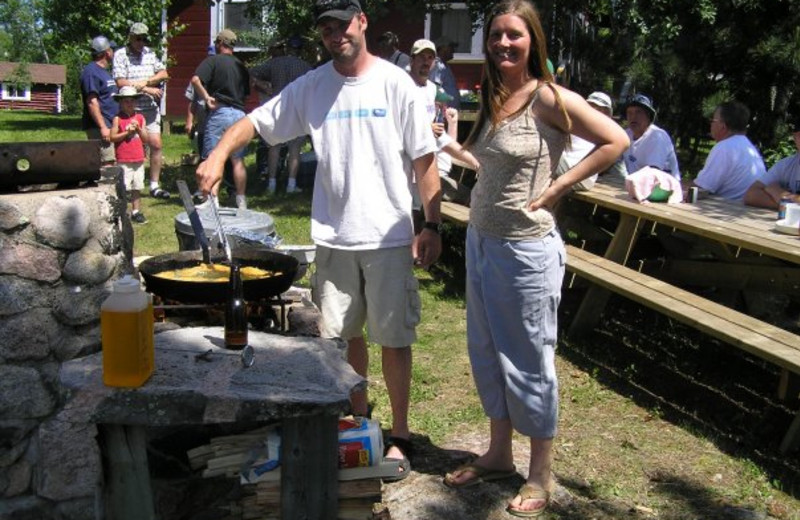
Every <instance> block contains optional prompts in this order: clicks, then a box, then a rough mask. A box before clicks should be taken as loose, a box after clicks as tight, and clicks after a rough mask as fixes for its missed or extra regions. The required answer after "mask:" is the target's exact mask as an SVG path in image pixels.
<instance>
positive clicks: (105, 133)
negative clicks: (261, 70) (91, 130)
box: [86, 94, 111, 142]
mask: <svg viewBox="0 0 800 520" xmlns="http://www.w3.org/2000/svg"><path fill="white" fill-rule="evenodd" d="M86 105H87V107H88V108H89V116H91V118H92V121H94V123H95V124H96V125H97V127H98V128H100V137H101V139H102V140H103V141H105V142H109V141H110V140H111V130H110V129H109V128H108V125H106V120H105V118H104V117H103V113H102V112H101V111H100V99H99V98H98V97H97V94H89V96H88V97H87V99H86Z"/></svg>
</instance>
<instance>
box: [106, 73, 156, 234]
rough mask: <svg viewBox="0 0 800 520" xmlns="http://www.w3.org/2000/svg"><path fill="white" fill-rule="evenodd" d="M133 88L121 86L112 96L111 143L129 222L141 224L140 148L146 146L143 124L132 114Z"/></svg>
mask: <svg viewBox="0 0 800 520" xmlns="http://www.w3.org/2000/svg"><path fill="white" fill-rule="evenodd" d="M140 96H141V94H140V93H139V92H137V91H136V88H134V87H130V86H125V87H122V88H121V89H120V90H119V93H118V94H114V99H116V100H117V101H118V102H119V113H118V114H117V115H116V116H115V117H114V120H113V121H112V122H111V142H112V143H114V146H115V148H116V150H115V152H116V156H117V165H118V166H120V167H121V168H122V171H123V173H124V176H125V189H126V190H127V191H128V196H129V197H130V200H131V220H132V221H133V222H136V223H137V224H144V223H146V222H147V219H146V218H145V217H144V213H142V212H141V211H140V201H139V199H140V192H141V190H142V189H144V145H145V144H147V125H146V124H145V121H144V116H143V115H142V114H137V113H136V99H137V98H139V97H140Z"/></svg>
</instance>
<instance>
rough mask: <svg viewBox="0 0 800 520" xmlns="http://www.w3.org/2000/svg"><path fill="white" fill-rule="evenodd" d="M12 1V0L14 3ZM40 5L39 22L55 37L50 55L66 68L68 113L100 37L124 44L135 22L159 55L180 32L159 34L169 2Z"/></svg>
mask: <svg viewBox="0 0 800 520" xmlns="http://www.w3.org/2000/svg"><path fill="white" fill-rule="evenodd" d="M15 1H16V0H15ZM37 1H40V2H42V20H43V24H44V26H45V28H46V29H47V30H48V32H49V33H51V34H54V35H58V37H57V38H55V40H57V42H54V43H55V44H54V46H53V53H54V55H55V56H56V62H57V63H60V64H62V65H66V66H67V85H66V88H65V94H64V100H65V104H66V106H67V110H68V111H69V112H75V111H76V110H80V108H81V100H80V86H79V77H80V73H81V70H82V69H83V66H84V65H86V64H87V63H88V62H89V60H90V59H91V56H90V53H89V42H90V41H91V40H92V38H94V37H95V36H97V35H100V34H102V35H104V36H106V37H107V38H108V39H109V40H112V41H114V42H116V43H117V44H118V45H124V44H125V43H127V41H128V31H129V30H130V26H131V25H132V24H133V23H135V22H142V23H144V24H145V25H147V27H148V29H149V30H150V46H151V47H153V48H155V49H156V52H160V50H161V49H165V48H166V45H167V42H168V41H169V38H170V37H172V36H174V35H175V34H178V33H179V32H180V31H182V30H183V28H184V26H183V25H181V24H180V22H179V21H171V23H172V25H170V26H169V27H168V28H167V31H166V32H163V31H162V30H161V13H162V11H163V10H166V9H168V8H169V6H170V5H171V3H172V0H126V2H124V3H120V2H119V1H112V0H94V1H93V2H92V5H91V9H87V8H86V6H85V5H83V4H80V3H76V2H74V1H72V0H37Z"/></svg>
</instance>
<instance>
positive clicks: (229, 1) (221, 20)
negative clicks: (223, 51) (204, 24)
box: [211, 0, 264, 52]
mask: <svg viewBox="0 0 800 520" xmlns="http://www.w3.org/2000/svg"><path fill="white" fill-rule="evenodd" d="M248 2H249V0H225V1H224V2H217V3H216V5H215V6H214V7H212V8H211V9H212V11H211V38H212V40H213V38H214V36H215V35H216V34H217V33H218V32H219V31H221V30H222V29H231V30H232V31H233V32H235V33H236V35H237V36H238V38H239V41H238V42H237V43H236V49H235V50H236V52H255V51H258V50H259V49H258V47H257V45H258V43H257V42H255V41H249V40H251V39H252V38H249V37H248V36H252V35H254V34H258V33H260V32H261V30H262V25H263V24H264V22H263V21H259V20H254V19H253V18H251V17H250V16H249V14H248V12H247V7H248V5H247V4H248Z"/></svg>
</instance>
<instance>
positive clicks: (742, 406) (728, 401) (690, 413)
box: [0, 111, 800, 520]
mask: <svg viewBox="0 0 800 520" xmlns="http://www.w3.org/2000/svg"><path fill="white" fill-rule="evenodd" d="M73 139H80V140H82V139H84V134H83V132H82V131H80V119H79V118H77V117H72V116H48V115H37V114H32V113H24V112H9V111H0V142H8V141H51V140H73ZM164 143H165V168H164V174H163V178H164V181H163V184H164V186H165V187H166V188H167V189H169V190H170V191H172V192H173V193H175V194H177V190H176V188H175V181H176V180H177V179H180V178H182V179H185V180H187V182H189V185H190V188H193V186H194V182H193V179H194V175H193V168H192V167H188V166H181V165H180V158H181V155H182V154H186V153H189V151H190V147H189V142H188V140H187V138H186V136H185V135H182V134H179V135H169V136H167V135H165V136H164ZM246 164H247V167H248V173H249V182H248V206H249V208H250V209H253V210H256V211H263V212H266V213H268V214H269V215H271V216H272V217H273V218H274V219H275V227H276V230H277V232H278V234H280V235H281V236H283V238H284V242H285V243H288V244H306V243H309V241H310V239H309V227H310V222H309V212H310V195H309V194H307V193H301V194H293V195H284V194H278V195H276V196H268V195H265V194H264V193H263V190H262V184H263V183H262V182H261V181H260V179H258V177H257V175H256V174H255V168H254V154H252V153H251V154H249V155H248V156H247V160H246ZM142 200H143V210H144V212H145V214H146V215H147V218H148V220H149V222H148V223H147V224H145V225H142V226H136V227H135V229H136V237H135V240H136V242H135V246H134V250H135V255H136V256H143V255H157V254H161V253H167V252H174V251H177V249H178V242H177V238H176V236H175V228H174V217H175V215H176V214H178V213H179V212H181V211H182V207H181V205H180V202H179V199H178V197H177V196H173V198H172V199H170V200H168V201H161V200H155V199H152V198H151V197H149V196H145V197H144V198H143V199H142ZM444 239H445V242H446V243H447V244H448V245H449V246H453V247H448V248H447V250H446V254H445V255H444V257H443V259H442V260H441V261H440V263H439V265H438V266H437V268H435V269H433V270H432V271H431V272H424V271H419V272H418V276H419V279H420V284H421V296H422V302H423V321H422V324H421V325H420V327H419V341H418V343H416V344H415V345H414V369H413V383H412V394H411V398H412V403H411V416H410V420H411V429H412V431H413V432H414V433H415V444H420V445H425V446H433V447H439V446H447V447H452V448H457V447H460V446H462V447H463V446H464V443H466V442H467V440H468V439H477V441H476V442H475V443H474V446H475V447H474V451H478V450H480V449H481V446H482V445H485V441H486V425H485V419H484V417H483V413H482V411H481V407H480V404H479V401H478V398H477V395H476V393H475V390H474V386H473V383H472V378H471V373H470V367H469V360H468V358H467V355H466V345H465V336H466V322H465V302H464V294H463V289H462V287H463V285H462V283H463V282H462V280H463V278H462V273H463V267H461V264H462V262H463V260H462V258H461V249H462V248H461V247H460V242H461V241H462V240H463V230H460V229H458V228H454V227H451V226H447V227H446V228H445V230H444ZM579 296H580V293H579V292H576V291H574V290H571V291H565V297H564V302H563V304H562V312H561V315H562V316H561V317H562V323H568V320H569V317H570V316H571V313H572V312H574V309H575V307H576V303H577V302H578V301H579ZM610 308H611V309H612V312H611V314H612V316H611V317H610V318H609V319H607V320H605V322H604V323H603V324H602V325H601V327H600V328H598V330H596V331H595V333H594V335H593V336H592V337H590V338H588V339H586V340H582V341H579V342H578V341H567V340H566V339H563V340H562V341H561V342H560V344H559V351H558V352H559V356H558V361H557V363H558V370H559V374H560V382H561V425H560V434H559V437H558V438H557V439H556V443H555V456H556V460H555V465H554V470H555V472H556V475H557V476H558V479H559V482H560V483H561V485H562V486H563V487H564V488H565V489H566V490H567V492H568V493H569V494H570V496H572V497H573V498H572V501H571V502H570V503H569V504H561V505H556V506H555V507H554V508H553V510H552V512H550V513H548V515H547V516H546V518H572V519H576V520H577V519H588V518H604V519H605V518H608V519H611V518H621V517H625V518H632V519H641V518H659V519H664V518H674V519H683V518H698V519H700V518H711V519H713V518H720V519H723V518H741V519H746V518H763V519H767V518H780V519H797V518H800V514H798V512H799V511H800V501H798V500H797V498H796V497H797V496H798V495H800V456H798V454H797V453H794V454H790V455H789V456H781V455H779V454H778V453H777V444H778V442H779V440H780V436H781V435H782V434H783V432H785V430H786V428H787V427H788V423H789V421H790V420H791V417H792V414H793V413H794V411H796V410H797V408H798V403H797V402H796V401H795V402H791V403H779V402H776V401H775V399H774V398H773V395H772V391H773V390H774V388H773V387H774V384H775V383H777V373H776V372H775V370H774V369H772V368H771V367H767V366H764V365H763V364H761V363H758V362H753V361H752V360H749V359H748V358H746V357H743V356H742V355H740V353H739V352H738V351H737V352H734V351H735V350H736V349H734V348H730V347H726V346H724V345H719V344H717V343H714V342H712V341H710V340H708V338H705V337H703V336H702V335H700V334H697V333H695V332H694V331H692V330H691V329H687V328H685V327H682V326H680V325H676V324H674V323H672V322H670V321H669V320H666V318H664V317H662V316H657V315H654V314H652V313H650V312H649V311H647V310H646V309H643V308H641V307H639V306H636V305H634V304H631V303H630V302H626V301H624V300H620V299H614V300H612V305H611V306H610ZM372 354H373V355H372V359H371V364H370V371H371V374H372V377H371V379H370V383H369V385H370V386H369V387H370V390H371V398H372V399H373V400H374V401H375V416H376V418H378V419H380V420H382V422H383V425H384V427H385V426H387V424H388V422H389V421H390V419H391V415H390V413H389V406H388V398H387V395H386V392H385V385H384V383H383V378H382V377H381V375H380V356H379V350H377V349H373V350H372ZM773 378H774V379H773ZM516 441H517V442H516V443H515V449H517V448H520V449H524V447H525V443H524V442H522V439H520V438H517V439H516ZM429 454H430V452H428V451H425V452H424V453H423V455H429ZM426 460H428V462H427V464H428V465H429V466H430V467H428V470H429V472H430V473H433V474H442V473H444V472H445V471H446V470H450V469H452V466H446V463H442V464H444V465H442V464H439V463H438V462H431V460H434V459H433V458H430V459H426ZM425 464H426V462H425V461H421V462H420V467H425ZM518 465H519V464H518ZM408 480H409V481H411V480H412V479H408ZM416 494H420V493H419V492H417V493H416ZM423 494H424V492H423ZM422 498H424V497H420V498H419V499H422ZM500 507H501V509H500V511H499V512H498V513H497V515H498V516H491V518H502V517H503V516H502V515H504V513H502V504H501V505H500ZM737 512H739V513H738V516H737ZM745 513H751V516H747V514H745ZM481 514H482V515H483V516H481ZM393 516H394V513H393ZM435 518H445V517H444V516H441V517H440V516H437V517H435ZM469 518H476V519H477V518H487V515H486V511H482V512H476V513H475V516H472V517H469Z"/></svg>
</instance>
